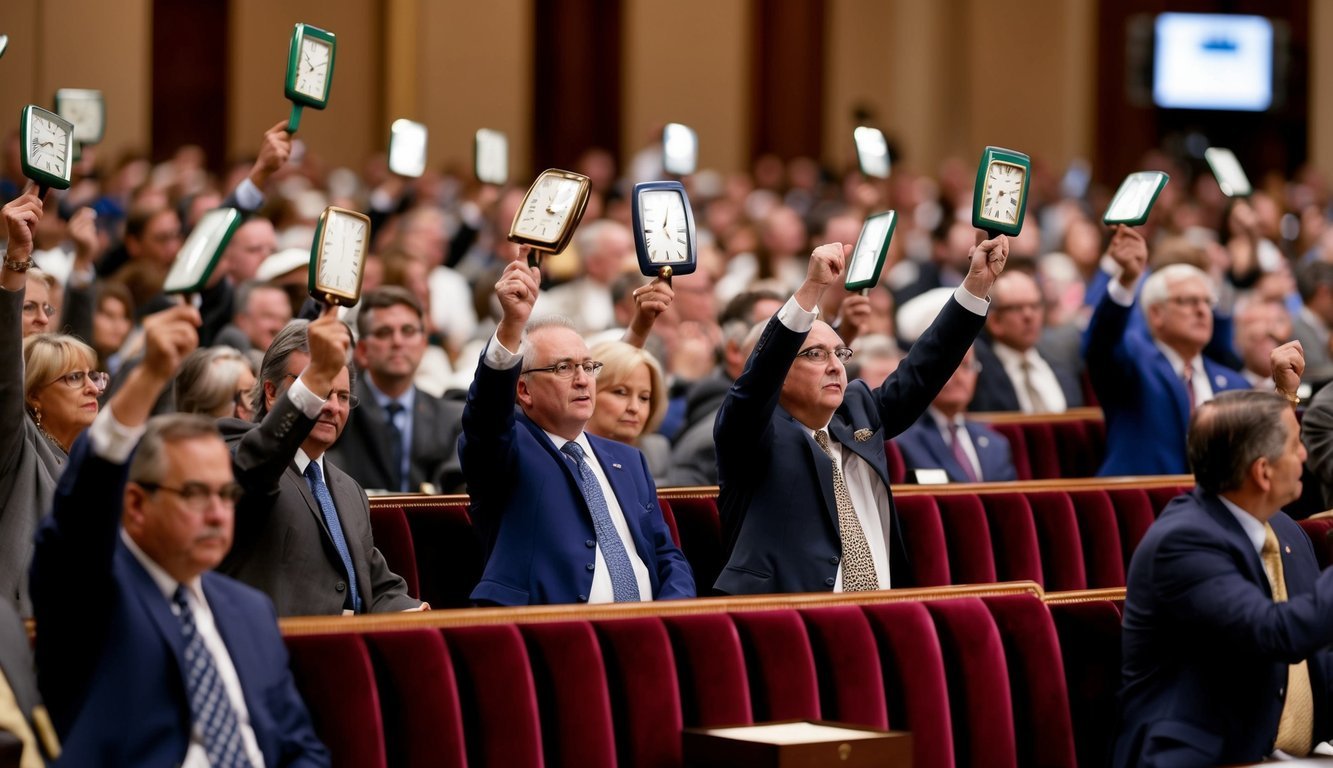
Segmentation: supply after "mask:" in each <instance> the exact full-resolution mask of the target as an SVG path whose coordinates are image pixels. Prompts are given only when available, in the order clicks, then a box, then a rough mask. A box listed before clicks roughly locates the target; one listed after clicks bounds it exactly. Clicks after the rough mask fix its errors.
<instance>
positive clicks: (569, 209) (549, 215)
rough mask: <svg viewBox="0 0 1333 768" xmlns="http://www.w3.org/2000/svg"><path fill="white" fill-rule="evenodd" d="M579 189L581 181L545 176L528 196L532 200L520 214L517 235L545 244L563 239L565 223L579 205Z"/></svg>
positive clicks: (529, 200) (527, 202) (515, 229)
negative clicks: (543, 241)
mask: <svg viewBox="0 0 1333 768" xmlns="http://www.w3.org/2000/svg"><path fill="white" fill-rule="evenodd" d="M579 187H580V184H579V182H578V180H577V179H569V178H565V177H562V176H554V175H548V176H543V177H542V179H541V180H540V181H538V182H537V185H536V186H535V187H533V189H532V190H531V191H530V192H529V193H528V199H527V201H526V202H525V204H524V205H523V208H522V210H521V211H520V212H519V217H518V221H517V222H516V226H515V227H514V233H515V234H517V235H522V236H524V237H532V238H537V239H541V240H552V239H555V238H557V237H559V235H560V231H561V229H562V228H563V227H564V225H565V221H566V220H567V219H568V218H569V216H570V214H571V213H573V206H574V204H575V203H576V202H577V201H578V197H579Z"/></svg>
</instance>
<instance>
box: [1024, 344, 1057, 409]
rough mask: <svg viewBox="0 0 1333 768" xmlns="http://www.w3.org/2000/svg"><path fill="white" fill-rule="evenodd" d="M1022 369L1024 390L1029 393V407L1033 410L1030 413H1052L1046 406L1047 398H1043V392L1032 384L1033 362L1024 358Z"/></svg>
mask: <svg viewBox="0 0 1333 768" xmlns="http://www.w3.org/2000/svg"><path fill="white" fill-rule="evenodd" d="M1022 368H1023V389H1024V391H1025V392H1027V396H1028V406H1029V407H1030V408H1031V410H1030V411H1028V413H1046V412H1048V411H1050V410H1051V409H1050V406H1048V405H1046V398H1044V397H1042V396H1041V392H1040V391H1038V390H1037V387H1036V385H1034V384H1033V383H1032V369H1033V365H1032V361H1031V360H1029V359H1027V358H1026V357H1024V358H1023V364H1022Z"/></svg>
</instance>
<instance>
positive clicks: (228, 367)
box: [175, 347, 254, 419]
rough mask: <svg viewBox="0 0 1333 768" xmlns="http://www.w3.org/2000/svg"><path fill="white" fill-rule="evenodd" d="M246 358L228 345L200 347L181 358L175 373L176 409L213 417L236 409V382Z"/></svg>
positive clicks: (221, 415) (230, 412)
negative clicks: (182, 359) (177, 370)
mask: <svg viewBox="0 0 1333 768" xmlns="http://www.w3.org/2000/svg"><path fill="white" fill-rule="evenodd" d="M242 370H249V371H250V372H251V373H254V369H253V368H251V367H250V361H249V360H248V359H246V357H245V355H243V354H241V353H240V352H239V351H237V350H235V349H232V348H231V347H201V348H199V349H196V350H195V351H193V352H191V353H190V354H189V355H187V356H186V357H185V360H184V361H182V362H181V367H180V371H179V372H177V374H176V384H175V389H176V410H177V411H179V412H180V413H198V414H203V415H205V416H212V417H213V418H218V419H220V418H222V417H224V416H231V415H232V414H233V413H235V411H236V382H237V381H238V380H239V379H240V377H241V371H242Z"/></svg>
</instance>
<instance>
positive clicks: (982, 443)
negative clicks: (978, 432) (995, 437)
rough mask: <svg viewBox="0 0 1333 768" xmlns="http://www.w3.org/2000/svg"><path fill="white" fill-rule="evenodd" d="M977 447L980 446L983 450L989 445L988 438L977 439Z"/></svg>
mask: <svg viewBox="0 0 1333 768" xmlns="http://www.w3.org/2000/svg"><path fill="white" fill-rule="evenodd" d="M977 445H979V446H981V447H982V448H985V447H986V446H988V445H990V438H989V437H986V436H985V435H982V436H980V437H978V438H977Z"/></svg>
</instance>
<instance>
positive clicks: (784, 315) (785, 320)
mask: <svg viewBox="0 0 1333 768" xmlns="http://www.w3.org/2000/svg"><path fill="white" fill-rule="evenodd" d="M818 317H819V310H818V309H816V310H815V311H813V312H807V311H806V310H805V308H804V307H802V306H801V305H800V304H799V303H797V301H796V297H795V296H792V297H791V298H790V299H787V303H786V304H783V305H782V309H780V310H778V320H779V321H780V322H781V323H782V324H783V325H785V326H787V330H789V331H795V332H796V333H806V332H807V331H809V330H810V329H811V328H813V327H815V320H816V319H818Z"/></svg>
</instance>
